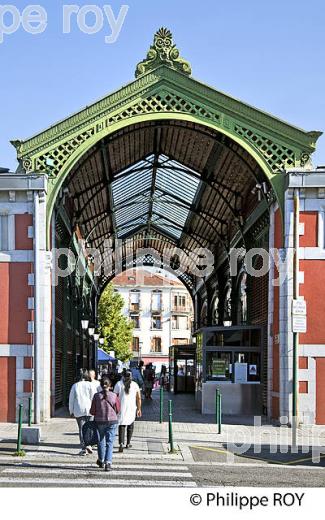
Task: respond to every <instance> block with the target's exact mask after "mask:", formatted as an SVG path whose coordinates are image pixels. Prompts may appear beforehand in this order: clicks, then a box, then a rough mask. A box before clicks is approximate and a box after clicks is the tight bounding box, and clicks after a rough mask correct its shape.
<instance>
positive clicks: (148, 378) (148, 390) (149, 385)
mask: <svg viewBox="0 0 325 520" xmlns="http://www.w3.org/2000/svg"><path fill="white" fill-rule="evenodd" d="M143 379H144V395H145V397H146V399H152V397H151V394H152V389H153V384H154V382H155V371H154V369H153V366H152V363H148V365H147V366H146V368H145V370H144V372H143Z"/></svg>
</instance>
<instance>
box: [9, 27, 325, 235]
mask: <svg viewBox="0 0 325 520" xmlns="http://www.w3.org/2000/svg"><path fill="white" fill-rule="evenodd" d="M158 120H159V121H179V122H187V123H192V124H200V125H203V126H205V127H206V128H208V129H213V130H215V131H217V132H219V133H220V134H222V135H224V136H225V137H227V138H229V139H231V140H232V141H233V142H234V143H237V144H238V145H240V146H241V147H242V148H243V149H244V150H246V151H247V152H248V153H249V155H250V156H251V157H253V158H254V160H255V161H256V162H257V164H258V165H259V166H260V168H261V169H262V171H263V172H264V173H265V175H266V176H267V177H268V179H269V180H270V183H271V185H272V186H273V189H274V191H275V194H276V196H277V198H278V200H279V201H280V202H281V198H282V192H283V185H282V180H283V175H282V173H283V171H284V170H285V169H288V168H292V167H305V166H306V165H307V164H308V163H309V161H310V155H311V154H312V153H313V151H314V150H315V146H316V141H317V139H318V137H319V136H320V135H321V133H320V132H315V131H313V132H306V131H304V130H301V129H299V128H296V127H294V126H292V125H290V124H288V123H286V122H284V121H281V120H280V119H278V118H276V117H273V116H272V115H270V114H267V113H265V112H263V111H260V110H258V109H256V108H254V107H252V106H250V105H247V104H246V103H243V102H241V101H239V100H237V99H234V98H232V97H230V96H228V95H226V94H224V93H222V92H219V91H217V90H215V89H214V88H212V87H209V86H207V85H205V84H203V83H201V82H199V81H197V80H195V79H193V78H192V77H191V66H190V64H189V63H188V62H187V61H186V60H184V59H182V58H181V57H180V52H179V50H178V49H177V47H176V46H175V44H174V42H173V38H172V35H171V33H170V31H168V30H167V29H165V28H161V29H159V31H158V32H157V33H156V34H155V37H154V42H153V44H152V46H151V47H150V49H149V52H148V55H147V57H146V59H145V60H143V61H142V62H140V63H139V64H138V66H137V68H136V79H135V80H134V81H132V82H131V83H130V84H128V85H126V86H124V87H122V88H121V89H119V90H117V91H116V92H114V93H112V94H110V95H108V96H106V97H104V98H103V99H101V100H99V101H97V102H96V103H94V104H92V105H90V106H88V107H86V108H84V109H83V110H81V111H80V112H78V113H76V114H74V115H72V116H70V117H68V118H67V119H65V120H63V121H60V122H58V123H56V124H55V125H53V126H51V127H50V128H48V129H47V130H45V131H43V132H40V133H39V134H37V135H35V136H33V137H31V138H30V139H27V140H25V141H12V143H13V145H14V146H15V147H16V149H17V156H18V160H19V163H20V170H24V171H25V172H26V173H33V172H37V173H47V174H48V175H49V177H50V179H49V196H48V216H50V214H51V212H52V208H53V205H54V202H55V199H56V196H57V193H58V191H59V189H60V187H61V186H62V183H63V182H64V180H65V179H66V177H67V176H68V175H69V172H70V171H71V170H72V168H73V167H74V166H75V165H76V164H77V162H78V161H80V158H81V157H83V156H86V155H87V153H88V152H89V150H91V149H92V147H94V145H96V143H98V142H100V141H101V140H102V139H103V138H106V137H107V136H110V135H112V134H114V133H115V132H117V131H119V130H121V129H124V128H127V127H128V126H129V125H135V124H138V123H144V122H151V121H158ZM141 160H143V161H144V160H145V161H150V160H158V161H159V164H160V165H161V164H162V163H161V161H163V160H164V159H163V157H160V158H159V159H157V158H156V159H154V158H152V157H151V158H150V157H149V158H148V157H146V158H144V157H142V158H141V159H140V161H139V167H140V166H141ZM167 160H168V158H167ZM165 166H167V165H165ZM148 171H149V170H148ZM148 171H147V174H145V170H144V171H143V172H142V173H141V175H142V177H141V182H144V183H147V184H145V186H146V187H147V193H144V194H142V195H143V196H148V193H149V192H150V196H151V200H149V199H148V197H147V199H146V201H145V200H144V199H142V201H141V200H140V198H139V200H138V206H137V207H135V208H134V217H136V218H137V219H138V223H139V224H140V223H142V220H141V219H143V218H145V217H144V216H143V215H144V213H146V214H147V215H148V211H147V212H144V209H145V207H146V208H147V210H148V205H149V214H150V219H151V222H152V224H155V225H157V227H160V228H162V229H163V228H164V217H165V216H166V212H165V210H166V207H167V204H169V203H173V201H175V197H174V198H173V194H165V195H164V199H160V207H158V206H157V203H156V202H155V197H156V195H157V194H158V195H159V191H157V190H158V185H157V186H156V187H155V188H153V182H152V181H153V173H152V170H150V173H148ZM162 171H163V170H162V169H161V166H159V167H158V169H157V181H158V183H159V182H160V179H161V178H162V173H161V172H162ZM174 172H175V170H174ZM125 173H126V172H125ZM139 175H140V173H134V174H133V182H134V183H135V184H136V183H137V182H138V181H139ZM174 175H175V173H174ZM179 175H180V176H182V179H179V180H178V181H177V180H175V183H176V184H177V182H183V180H184V179H185V178H186V176H187V177H191V182H190V183H189V185H191V188H189V192H188V197H189V198H188V201H184V208H181V207H180V208H179V213H178V217H177V218H178V220H179V222H178V223H177V222H176V224H175V230H174V234H179V231H178V228H177V225H178V224H179V226H181V225H182V222H183V221H184V218H185V212H186V204H191V197H192V196H194V191H195V174H194V175H191V176H190V175H189V172H187V173H186V171H185V169H184V168H183V172H182V173H179ZM129 182H131V177H129V179H128V183H129ZM176 184H175V186H176ZM196 188H197V187H196ZM122 189H123V181H122V180H121V179H120V180H119V179H118V178H117V179H116V180H115V181H114V185H113V199H114V197H115V201H118V200H119V190H122ZM128 189H129V190H131V186H129V188H128ZM175 189H176V188H175ZM191 190H192V191H191ZM130 193H131V191H129V195H130ZM168 197H170V198H169V200H168ZM118 203H119V202H118ZM118 203H117V204H118ZM141 204H142V207H141ZM158 210H159V211H158ZM146 218H147V220H148V217H146ZM116 219H117V221H118V223H117V227H118V228H120V229H119V233H120V234H121V235H122V234H123V233H122V230H121V226H124V225H126V224H127V223H126V222H125V221H124V220H120V217H119V213H118V212H117V215H116ZM124 229H126V228H124ZM179 229H180V228H179Z"/></svg>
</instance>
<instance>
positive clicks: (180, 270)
mask: <svg viewBox="0 0 325 520" xmlns="http://www.w3.org/2000/svg"><path fill="white" fill-rule="evenodd" d="M191 74H192V73H191V66H190V64H189V63H188V62H187V61H186V60H183V59H182V58H181V57H180V52H179V51H178V50H177V49H176V46H175V45H174V43H173V39H172V35H171V33H170V32H169V31H168V30H167V29H161V30H159V31H158V32H157V33H156V35H155V37H154V42H153V44H152V46H151V50H150V53H149V54H148V57H147V58H146V59H145V60H143V61H142V62H141V63H139V64H138V66H137V68H136V78H135V79H134V81H133V82H131V83H130V84H128V85H126V86H124V87H122V88H121V89H119V90H117V91H116V92H114V93H112V94H110V95H108V96H106V97H105V98H103V99H102V100H100V101H98V102H96V103H94V104H92V105H89V106H87V107H86V108H84V109H83V110H81V111H80V112H79V113H77V114H74V115H72V116H70V117H68V118H67V119H65V120H63V121H61V122H59V123H57V124H55V125H52V126H50V127H49V128H48V129H47V130H45V131H43V132H40V133H39V134H37V135H35V136H33V137H31V138H30V139H27V140H25V141H18V140H16V141H12V144H13V145H14V146H15V148H16V150H17V161H18V166H17V171H16V172H9V171H7V170H6V169H4V168H3V169H0V243H1V251H0V308H1V315H0V368H1V373H2V378H1V383H0V402H1V409H0V413H1V415H0V420H1V421H13V420H15V419H16V417H17V406H18V404H20V403H22V404H24V405H25V413H27V406H26V403H27V401H28V398H29V397H31V396H32V397H33V403H34V420H35V422H36V423H39V422H41V421H43V420H46V419H48V418H49V417H50V416H51V415H54V414H55V410H56V408H58V407H59V406H62V405H64V404H66V402H67V396H68V393H69V389H70V386H71V384H72V382H73V381H74V379H75V376H76V374H77V371H78V368H81V367H89V366H92V365H94V363H95V356H94V345H93V340H92V338H90V337H89V336H88V335H87V334H86V332H85V331H83V330H82V327H81V320H82V318H85V317H86V318H87V319H89V320H90V321H91V322H93V323H94V324H96V321H97V304H98V300H99V298H100V295H101V292H102V291H103V290H104V288H105V286H106V285H107V283H109V282H110V281H112V280H113V279H114V278H115V277H116V275H117V274H119V273H121V272H124V271H127V270H128V269H130V268H137V267H140V266H141V267H143V266H153V265H155V266H157V267H161V268H162V267H163V266H162V265H161V264H162V263H163V262H164V265H165V264H166V262H167V263H168V268H169V269H171V270H172V271H173V272H174V274H175V275H176V276H177V277H178V278H179V279H180V280H181V281H182V283H183V284H184V285H185V287H186V288H187V290H188V291H189V292H190V294H191V299H192V301H193V303H194V328H195V329H199V328H200V327H206V326H208V327H209V326H213V325H224V324H227V325H228V326H230V327H232V326H236V327H237V328H238V327H240V326H241V325H243V324H245V325H247V326H250V325H251V326H258V327H260V329H261V330H262V331H263V342H262V345H261V349H262V356H261V360H262V361H261V363H262V366H261V367H257V368H258V369H259V372H260V373H261V385H262V386H263V407H264V413H265V414H266V415H267V416H268V417H269V418H273V419H276V420H277V419H279V418H280V417H285V418H286V421H287V422H288V424H291V423H292V417H293V414H294V413H295V412H296V413H297V414H298V417H299V421H300V422H302V423H303V424H325V411H324V410H325V408H324V402H325V385H324V381H325V322H324V319H323V316H324V309H323V307H324V302H325V298H324V283H323V282H324V280H323V279H324V277H325V253H324V251H325V243H324V218H325V217H324V215H325V169H324V168H323V167H320V168H316V167H314V166H313V164H312V160H311V156H312V153H313V152H314V150H315V148H316V143H317V139H318V138H319V136H320V135H321V133H320V132H317V131H304V130H301V129H298V128H296V127H294V126H292V125H290V124H288V123H286V122H284V121H281V120H279V119H278V118H276V117H274V116H272V115H270V114H267V113H265V112H263V111H260V110H258V109H256V108H254V107H252V106H250V105H247V104H246V103H243V102H240V101H238V100H237V99H234V98H232V97H231V96H228V95H226V94H224V93H221V92H218V90H216V89H214V88H211V87H208V86H207V85H205V84H203V83H201V82H200V81H197V80H196V79H194V78H193V77H192V75H191ZM112 244H113V246H114V247H113V253H112V247H111V246H112ZM207 250H208V251H209V254H208V256H207V254H206V255H205V251H207ZM233 250H236V252H237V253H236V256H235V260H234V259H233V257H232V254H231V253H232V251H233ZM257 250H259V251H260V252H259V253H257V252H256V251H257ZM269 253H270V254H269ZM273 253H274V254H273ZM204 255H205V262H204V261H203V262H202V256H204ZM166 259H167V260H166ZM203 260H204V259H203ZM207 263H208V264H209V266H210V268H209V269H207V268H206V267H205V266H206V264H207ZM234 264H235V267H236V269H235V270H234ZM266 264H267V269H266V270H265V269H264V267H265V265H266ZM248 266H250V272H248V269H247V267H248ZM157 290H159V289H157ZM148 298H149V297H148ZM149 299H150V298H149ZM293 300H295V301H293ZM297 300H300V302H298V303H299V305H298V304H297ZM156 301H158V299H157V300H156ZM129 303H130V304H131V301H130V302H129ZM132 304H133V305H134V304H136V299H135V297H134V298H132ZM305 304H306V307H307V327H305V321H306V320H305V315H304V311H303V316H302V319H301V316H300V318H299V314H298V316H297V314H296V312H297V309H298V307H299V306H300V307H299V308H300V311H299V312H301V309H304V308H305ZM146 305H147V309H148V312H149V308H150V306H151V303H149V300H148V302H147V304H146ZM148 320H149V323H150V324H151V325H152V324H153V323H155V327H156V326H157V325H158V323H159V320H158V319H156V318H155V319H153V316H152V312H151V316H150V317H148ZM299 324H300V325H299ZM160 334H161V333H158V332H157V337H158V336H159V335H160ZM181 339H182V338H181ZM139 342H140V339H139ZM156 345H158V346H159V342H158V341H157V343H156ZM155 348H158V347H155ZM148 354H149V353H148ZM158 355H160V353H159V352H158V353H157V357H158ZM151 357H154V356H151ZM295 407H296V410H295Z"/></svg>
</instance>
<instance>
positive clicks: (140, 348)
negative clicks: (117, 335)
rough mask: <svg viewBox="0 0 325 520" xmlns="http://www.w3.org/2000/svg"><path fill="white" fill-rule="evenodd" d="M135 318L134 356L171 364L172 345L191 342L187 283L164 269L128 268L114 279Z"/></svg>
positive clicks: (125, 311)
mask: <svg viewBox="0 0 325 520" xmlns="http://www.w3.org/2000/svg"><path fill="white" fill-rule="evenodd" d="M112 283H113V285H114V288H115V290H116V291H117V292H118V293H119V294H120V295H121V296H122V297H123V299H124V308H123V314H124V316H126V317H127V318H128V319H130V320H131V321H132V322H133V326H134V329H133V341H132V346H131V348H132V352H133V360H134V361H139V360H142V361H144V363H145V364H147V363H150V362H152V363H153V364H154V365H155V366H156V369H157V370H159V369H160V367H161V365H162V364H165V365H166V366H168V361H169V347H170V346H171V345H185V344H189V343H190V342H191V331H192V328H193V305H192V301H191V297H190V294H189V292H188V290H187V289H186V287H184V285H183V284H182V283H181V282H180V281H179V280H177V279H172V278H171V277H170V276H167V275H164V274H163V273H162V272H161V271H158V272H157V271H156V272H155V271H153V272H150V271H149V270H142V269H137V270H129V271H126V272H125V273H122V274H120V275H118V276H117V277H116V278H115V279H114V280H113V282H112Z"/></svg>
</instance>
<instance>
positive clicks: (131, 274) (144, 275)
mask: <svg viewBox="0 0 325 520" xmlns="http://www.w3.org/2000/svg"><path fill="white" fill-rule="evenodd" d="M112 284H113V285H114V286H115V287H123V286H134V287H175V288H177V289H185V287H184V285H183V284H182V283H181V282H180V281H179V280H177V279H175V280H173V279H171V278H169V277H168V276H166V275H165V276H164V275H162V274H158V273H151V272H150V271H147V270H145V269H128V270H127V271H125V272H123V273H121V274H119V275H117V276H116V277H115V278H114V280H113V281H112Z"/></svg>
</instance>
